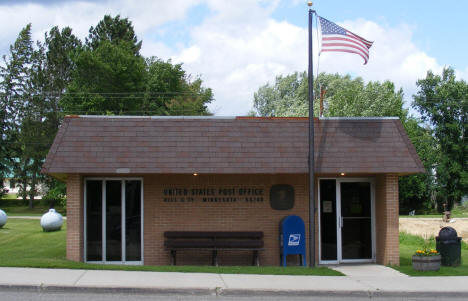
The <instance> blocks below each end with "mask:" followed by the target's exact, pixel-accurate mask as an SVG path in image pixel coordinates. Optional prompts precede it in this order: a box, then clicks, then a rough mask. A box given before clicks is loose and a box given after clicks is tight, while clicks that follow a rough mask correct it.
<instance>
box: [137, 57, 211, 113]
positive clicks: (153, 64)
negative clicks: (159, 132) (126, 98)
mask: <svg viewBox="0 0 468 301" xmlns="http://www.w3.org/2000/svg"><path fill="white" fill-rule="evenodd" d="M146 70H147V77H146V83H145V98H144V103H143V109H144V111H145V112H150V114H154V115H209V112H208V108H207V106H206V105H207V104H208V103H210V102H211V101H212V100H213V92H212V91H211V89H209V88H204V87H203V86H202V84H203V81H202V80H201V79H200V78H196V79H195V80H194V81H190V76H187V74H186V72H185V71H184V70H183V69H182V64H172V63H171V61H170V60H169V61H167V62H165V61H162V60H160V59H157V58H155V57H152V58H149V59H147V60H146Z"/></svg>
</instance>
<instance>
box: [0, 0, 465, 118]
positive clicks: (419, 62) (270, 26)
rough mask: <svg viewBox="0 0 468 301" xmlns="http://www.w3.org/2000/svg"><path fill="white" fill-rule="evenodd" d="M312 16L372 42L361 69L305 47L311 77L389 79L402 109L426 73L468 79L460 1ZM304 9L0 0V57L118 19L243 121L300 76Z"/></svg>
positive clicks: (157, 0)
mask: <svg viewBox="0 0 468 301" xmlns="http://www.w3.org/2000/svg"><path fill="white" fill-rule="evenodd" d="M436 4H437V6H436ZM313 8H314V9H315V10H316V11H317V13H318V14H319V15H320V16H323V17H325V18H327V19H328V20H330V21H332V22H335V23H337V24H338V25H340V26H342V27H344V28H346V29H348V30H351V31H352V32H354V33H356V34H358V35H360V36H362V37H364V38H366V39H367V40H371V41H374V44H373V46H372V48H371V49H370V60H369V62H368V64H367V65H363V60H362V58H360V57H359V56H357V55H353V54H347V53H323V54H322V55H321V56H320V57H318V53H317V48H318V41H317V40H315V43H314V74H316V72H317V67H318V69H319V72H327V73H340V74H343V75H345V74H351V75H352V76H360V77H362V78H363V79H364V80H365V81H366V82H367V81H384V80H390V81H392V82H394V83H395V85H396V88H397V89H399V88H402V89H403V91H404V93H405V102H406V106H407V107H408V106H409V105H410V102H411V99H412V95H414V94H415V93H417V86H416V81H417V80H418V79H421V78H424V77H425V75H426V73H427V71H428V70H432V71H433V72H435V73H440V72H441V70H442V69H443V68H444V67H447V66H451V67H453V68H454V69H455V70H456V72H457V77H458V78H462V79H465V80H466V79H468V61H467V60H466V57H467V55H466V54H467V53H468V26H467V25H466V24H467V23H466V12H467V11H468V1H466V0H446V1H443V2H436V1H427V0H426V1H422V0H393V1H373V0H354V1H349V0H316V1H314V6H313ZM307 10H308V7H307V1H303V0H270V1H265V0H235V1H226V0H224V1H222V0H148V1H146V0H133V1H132V0H114V1H90V0H80V1H75V0H49V1H46V0H33V1H22V0H0V28H1V29H0V55H5V54H8V49H9V45H10V44H12V43H13V42H14V40H15V39H16V37H17V35H18V33H19V31H20V30H21V28H23V27H24V26H26V24H28V23H32V33H33V39H35V40H43V36H44V33H45V32H46V31H48V30H49V29H50V28H51V27H52V26H55V25H57V26H59V27H64V26H70V27H71V28H72V29H73V31H74V33H75V34H76V35H77V36H78V37H80V38H81V39H84V37H86V36H87V34H88V31H89V28H90V26H95V25H96V24H97V23H98V22H99V20H101V19H102V18H103V16H104V15H105V14H111V15H112V16H115V15H117V14H120V15H121V17H128V18H129V20H130V21H132V23H133V25H134V28H135V31H136V34H137V36H138V38H139V39H140V40H142V41H143V47H142V50H141V53H142V54H143V55H144V56H147V57H149V56H156V57H159V58H161V59H163V60H168V59H171V60H172V62H175V63H183V68H184V69H185V70H186V71H187V72H188V73H189V74H191V75H192V77H196V76H200V77H201V78H202V80H203V82H204V83H205V86H206V87H210V88H212V89H213V92H214V98H215V99H214V101H213V102H212V103H211V104H210V105H209V109H210V111H211V112H213V113H214V114H215V115H218V116H236V115H245V114H247V113H248V112H249V111H250V110H251V109H252V107H253V95H254V93H255V92H256V91H257V90H258V88H259V87H261V86H263V85H265V84H266V83H270V84H272V83H274V80H275V77H276V76H278V75H287V74H291V73H293V72H295V71H299V72H302V71H305V70H307V62H308V57H307V53H308V50H307V24H308V23H307V22H308V13H307ZM314 23H315V21H314ZM313 34H314V37H315V38H316V30H315V29H314V32H313ZM103 92H111V91H103Z"/></svg>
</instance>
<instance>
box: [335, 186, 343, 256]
mask: <svg viewBox="0 0 468 301" xmlns="http://www.w3.org/2000/svg"><path fill="white" fill-rule="evenodd" d="M336 224H337V227H336V248H337V250H336V251H337V252H336V259H337V260H338V262H341V261H342V260H343V258H342V256H343V255H342V254H343V249H342V243H341V242H342V236H341V234H342V232H341V229H342V227H343V219H342V217H341V181H339V180H336Z"/></svg>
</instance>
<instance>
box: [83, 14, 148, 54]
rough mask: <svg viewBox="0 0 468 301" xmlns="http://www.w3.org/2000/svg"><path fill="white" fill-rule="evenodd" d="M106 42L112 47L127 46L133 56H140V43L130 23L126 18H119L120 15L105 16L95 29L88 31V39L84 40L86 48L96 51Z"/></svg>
mask: <svg viewBox="0 0 468 301" xmlns="http://www.w3.org/2000/svg"><path fill="white" fill-rule="evenodd" d="M104 41H108V42H111V43H112V44H114V45H119V44H120V43H125V44H127V46H126V47H129V48H130V49H131V50H132V52H133V54H134V55H137V56H139V55H140V49H141V44H142V42H141V41H138V38H137V36H136V35H135V30H134V29H133V25H132V22H130V21H129V20H128V19H127V18H123V19H121V18H120V15H117V16H115V17H111V16H110V15H105V16H104V18H103V19H102V20H101V21H99V23H98V24H97V25H96V27H92V26H91V28H90V29H89V35H88V38H86V46H87V47H89V48H90V49H91V50H96V49H97V48H98V47H99V46H100V45H101V43H102V42H104Z"/></svg>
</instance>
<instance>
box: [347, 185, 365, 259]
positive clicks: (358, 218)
mask: <svg viewBox="0 0 468 301" xmlns="http://www.w3.org/2000/svg"><path fill="white" fill-rule="evenodd" d="M340 185H341V187H340V188H341V189H340V191H341V259H342V260H355V259H357V260H362V259H372V214H371V212H372V204H371V185H370V183H369V182H348V183H340Z"/></svg>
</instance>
